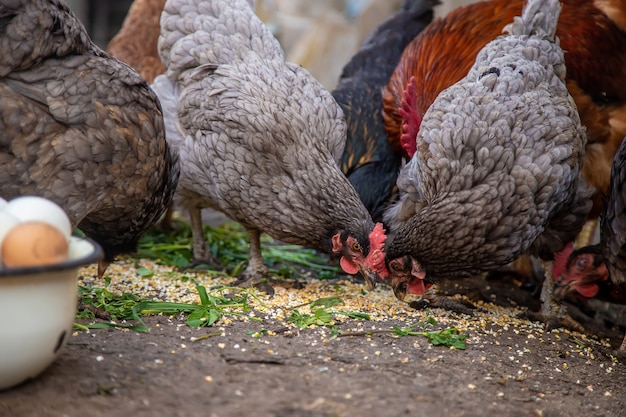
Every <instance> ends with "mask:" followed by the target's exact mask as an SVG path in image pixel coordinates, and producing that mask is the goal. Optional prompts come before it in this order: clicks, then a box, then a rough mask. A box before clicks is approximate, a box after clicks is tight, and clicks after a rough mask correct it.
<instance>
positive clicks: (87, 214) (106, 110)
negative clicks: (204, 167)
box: [0, 0, 179, 275]
mask: <svg viewBox="0 0 626 417" xmlns="http://www.w3.org/2000/svg"><path fill="white" fill-rule="evenodd" d="M0 22H1V26H2V28H3V30H2V32H1V33H0V166H1V167H2V169H0V195H1V196H2V197H4V198H7V199H8V198H13V197H15V196H18V195H26V194H31V195H39V196H42V197H45V198H48V199H49V200H52V201H54V202H56V203H57V204H59V205H60V206H61V207H62V208H63V209H64V210H65V212H66V213H67V214H68V216H69V218H70V221H71V222H72V226H74V227H79V228H80V229H81V230H82V231H83V232H84V233H85V234H86V235H87V236H89V237H90V238H92V239H94V240H95V241H96V242H98V243H99V244H100V245H101V246H102V247H103V249H104V251H105V259H104V262H103V263H102V264H101V265H100V268H99V273H100V275H102V273H104V269H105V268H106V265H108V263H109V262H111V261H112V260H113V259H114V257H115V255H117V254H120V253H127V252H131V251H134V250H136V246H137V242H138V240H139V237H140V236H141V235H142V234H143V233H144V232H145V231H146V230H147V229H148V228H149V227H150V226H151V225H152V224H154V222H155V221H156V220H157V219H158V218H159V217H160V216H161V214H162V213H163V212H164V210H165V208H166V207H167V206H168V205H169V204H170V202H171V200H172V196H173V193H174V190H175V188H176V183H177V180H178V174H179V171H178V169H179V167H178V157H177V155H176V154H175V153H172V152H171V151H170V148H169V146H168V144H167V143H166V141H165V136H164V126H163V116H162V113H161V107H160V105H159V102H158V100H157V97H156V96H155V94H154V93H153V91H152V90H151V89H150V88H149V87H148V84H146V82H145V80H144V79H143V78H141V77H140V76H139V75H138V74H137V73H136V72H135V71H134V70H132V69H131V68H130V67H128V65H125V64H123V63H122V62H120V61H118V60H117V59H115V58H112V57H110V56H109V55H108V54H106V53H105V52H104V51H102V50H101V49H99V48H98V47H97V46H95V45H94V44H93V43H92V42H91V40H90V39H89V36H88V35H87V32H86V30H85V28H84V27H83V25H82V24H81V23H80V21H79V20H78V19H77V18H76V17H75V16H74V15H73V14H72V12H71V11H70V10H69V8H68V6H67V5H66V3H65V2H64V1H63V0H31V1H28V0H23V1H11V2H6V1H4V2H2V3H1V4H0Z"/></svg>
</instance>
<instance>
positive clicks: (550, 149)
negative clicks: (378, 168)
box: [386, 0, 591, 278]
mask: <svg viewBox="0 0 626 417" xmlns="http://www.w3.org/2000/svg"><path fill="white" fill-rule="evenodd" d="M559 12H560V5H559V2H558V0H530V1H529V2H528V4H527V5H526V7H525V8H524V11H523V13H522V17H516V18H515V21H514V22H513V23H512V24H510V25H508V26H507V27H506V28H505V30H504V32H505V34H504V35H502V36H500V37H498V38H497V39H495V40H494V41H492V42H490V43H489V44H488V45H487V46H485V48H484V49H483V50H482V51H481V52H480V53H479V54H478V56H477V58H476V63H475V64H474V66H473V67H472V68H471V70H470V72H469V73H468V74H467V76H466V77H465V78H463V79H462V80H460V81H459V82H458V83H456V84H455V85H453V86H452V87H450V88H448V89H446V90H444V91H443V92H442V93H441V94H440V95H439V96H438V98H437V100H436V101H435V102H434V103H433V105H432V106H431V107H430V108H429V110H428V111H427V112H426V114H425V116H424V120H423V121H422V124H421V128H420V131H419V133H418V136H417V154H416V155H415V157H414V158H413V159H412V160H411V161H410V162H409V163H408V164H407V165H406V167H405V168H404V169H403V170H402V171H401V173H400V176H399V178H398V187H399V189H400V193H401V199H400V201H399V203H398V204H397V205H395V206H394V207H392V208H391V209H390V210H389V211H388V212H387V213H386V220H387V221H388V225H389V227H390V230H392V231H393V235H392V236H390V238H389V240H388V242H387V243H388V244H387V246H386V251H387V256H388V259H390V260H393V259H396V258H400V257H403V256H405V255H410V256H411V257H412V258H413V259H414V260H417V261H418V262H419V264H421V267H422V268H423V271H424V272H425V273H426V276H427V277H433V278H437V277H448V276H462V275H468V274H473V273H478V272H480V271H486V270H491V269H494V268H497V267H499V266H502V265H505V264H507V263H509V262H511V261H513V260H514V259H516V258H517V257H518V256H520V255H521V254H523V253H524V252H526V251H528V250H530V252H531V253H533V254H536V255H540V256H541V257H543V258H544V259H550V258H551V256H552V254H553V253H554V252H555V251H558V250H560V249H562V247H563V246H564V245H565V244H566V243H567V242H569V241H571V240H573V239H574V237H575V236H576V234H577V233H578V231H579V230H580V228H581V227H582V225H583V223H584V221H585V218H586V214H587V212H588V210H589V209H590V206H591V202H590V201H589V196H590V191H589V190H588V189H587V188H586V186H585V184H584V182H583V180H582V179H581V176H580V172H579V171H580V166H581V161H582V157H583V153H584V147H585V143H586V136H585V131H584V129H583V127H582V126H581V123H580V118H579V116H578V113H577V110H576V106H575V104H574V101H573V100H572V97H571V96H570V95H569V94H568V91H567V89H566V87H565V84H564V82H563V80H564V77H565V71H566V69H565V64H564V61H563V51H562V50H561V48H560V47H559V46H558V41H556V40H555V31H556V24H557V21H558V15H559ZM391 272H392V273H393V271H391Z"/></svg>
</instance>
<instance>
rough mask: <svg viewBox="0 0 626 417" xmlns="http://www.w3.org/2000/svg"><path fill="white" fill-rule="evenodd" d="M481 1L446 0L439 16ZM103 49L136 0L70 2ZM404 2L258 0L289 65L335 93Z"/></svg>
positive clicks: (388, 0) (438, 9) (80, 0)
mask: <svg viewBox="0 0 626 417" xmlns="http://www.w3.org/2000/svg"><path fill="white" fill-rule="evenodd" d="M475 1H477V0H442V3H443V4H441V5H440V6H438V7H437V8H436V13H437V15H438V16H442V15H445V14H446V13H447V12H448V11H450V10H452V9H454V8H456V7H458V6H460V5H464V4H469V3H473V2H475ZM67 2H68V4H69V6H70V7H71V8H72V10H73V11H74V13H75V14H76V15H77V16H78V17H79V18H80V19H81V21H82V22H83V23H84V24H85V26H86V27H87V30H88V31H89V33H90V34H91V37H92V39H93V41H94V42H95V43H96V44H97V45H98V46H100V47H101V48H102V49H106V47H107V44H108V43H109V41H110V40H111V38H112V37H113V36H115V34H116V33H117V31H118V30H119V28H120V26H121V25H122V22H123V21H124V18H125V17H126V12H127V11H128V8H129V7H130V5H131V4H132V2H133V0H109V1H102V0H67ZM401 4H402V0H315V1H311V0H257V14H258V15H259V16H260V17H261V19H263V21H264V22H265V23H266V24H267V25H268V26H269V27H270V29H271V30H272V31H273V33H274V35H275V36H276V37H277V38H278V40H279V41H280V43H281V45H282V46H283V49H284V50H285V53H286V56H287V59H288V60H289V61H292V62H295V63H298V64H300V65H302V66H303V67H305V68H306V69H307V70H309V71H310V72H311V73H312V74H313V76H315V77H316V78H317V79H318V80H319V81H320V82H321V83H322V84H323V85H324V86H325V87H326V88H327V89H329V90H330V89H333V88H334V87H335V84H336V83H337V79H338V78H339V75H340V74H341V69H342V68H343V66H344V65H345V63H346V62H348V60H349V59H350V57H351V56H352V55H353V54H354V53H356V51H357V50H358V49H359V46H360V45H361V43H362V42H363V40H364V39H365V38H366V37H367V35H368V34H369V33H370V32H371V31H372V30H373V29H374V28H375V27H376V26H378V24H379V23H381V22H382V21H383V20H384V19H385V18H387V16H389V15H390V14H392V13H393V12H394V11H395V10H397V9H398V8H399V7H400V5H401Z"/></svg>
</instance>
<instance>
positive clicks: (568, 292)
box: [554, 140, 626, 353]
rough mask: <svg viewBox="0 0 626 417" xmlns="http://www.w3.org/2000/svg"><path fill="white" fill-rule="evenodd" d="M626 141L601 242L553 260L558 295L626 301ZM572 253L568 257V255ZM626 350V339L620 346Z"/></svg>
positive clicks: (616, 164) (617, 158)
mask: <svg viewBox="0 0 626 417" xmlns="http://www.w3.org/2000/svg"><path fill="white" fill-rule="evenodd" d="M625 186H626V140H624V141H622V145H621V147H620V148H619V151H618V152H617V154H616V156H615V162H614V163H613V168H612V171H611V189H610V193H609V197H608V201H607V204H606V206H605V207H604V211H603V212H602V215H601V220H600V243H598V244H596V245H592V246H587V247H584V248H581V249H578V250H576V251H573V252H572V246H571V245H569V246H568V251H563V252H562V253H561V254H560V259H556V260H555V262H554V276H555V279H556V283H557V286H556V289H555V294H556V295H557V296H558V297H560V298H570V297H578V298H582V299H587V298H598V299H600V300H604V301H609V302H613V303H619V304H626V188H625ZM568 255H569V257H568ZM620 350H621V351H622V352H624V353H626V338H625V339H624V342H623V343H622V346H621V347H620Z"/></svg>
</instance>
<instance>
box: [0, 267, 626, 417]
mask: <svg viewBox="0 0 626 417" xmlns="http://www.w3.org/2000/svg"><path fill="white" fill-rule="evenodd" d="M141 268H143V269H141ZM146 269H149V270H151V271H154V274H153V275H151V276H149V277H146V276H143V277H142V276H141V274H136V275H135V277H134V278H133V279H129V278H128V273H127V272H128V271H129V270H130V271H140V272H141V271H145V270H146ZM80 275H81V278H80V283H81V285H93V286H98V285H105V283H103V282H99V281H98V280H97V279H96V278H95V270H94V268H93V267H89V268H85V269H83V270H81V274H80ZM143 275H146V274H143ZM109 277H110V282H109V283H106V284H108V286H109V288H110V289H111V291H114V292H115V291H119V292H123V291H132V292H141V293H142V294H149V295H150V297H152V298H153V299H161V300H169V301H177V302H198V297H197V291H196V289H195V286H196V285H202V286H205V287H206V288H207V289H208V290H209V293H211V289H212V288H213V286H214V285H216V284H224V283H226V284H227V283H229V282H230V281H232V279H230V278H226V277H224V278H215V277H213V276H209V275H205V274H203V273H193V274H188V273H187V274H185V279H180V276H179V274H178V273H175V272H173V269H172V268H168V267H164V266H160V265H156V264H154V263H152V262H151V261H145V260H140V261H133V260H127V261H122V262H118V263H116V264H115V265H112V268H111V270H110V273H109ZM304 281H305V287H304V288H302V289H283V288H276V293H275V294H274V295H273V296H271V297H270V296H266V295H263V294H262V293H257V292H251V293H250V294H254V295H255V297H258V298H255V297H249V301H250V303H249V307H250V310H249V311H246V312H242V311H239V310H236V309H233V310H232V311H231V313H232V314H231V313H229V312H228V311H225V312H224V315H223V316H222V317H221V318H220V319H219V320H218V321H217V322H216V323H215V324H214V325H213V326H210V327H200V328H191V327H189V326H188V325H187V324H186V318H187V315H186V314H175V315H157V316H150V317H146V318H145V324H146V325H147V326H148V327H149V328H150V331H149V333H140V332H136V331H131V330H127V329H119V328H108V329H91V330H89V331H85V330H76V331H75V333H74V334H73V335H72V336H71V337H70V339H69V341H68V344H67V345H66V346H65V347H64V348H63V350H62V352H61V354H60V356H59V358H58V360H56V362H55V363H54V364H53V365H52V366H51V367H50V368H49V369H47V370H46V371H45V372H44V373H43V374H42V375H40V377H38V378H37V379H35V380H32V381H29V382H27V383H25V384H23V385H21V386H18V387H16V388H14V389H11V390H8V391H4V392H0V416H16V417H21V416H38V417H46V416H50V417H61V416H69V417H73V416H90V417H99V416H134V417H143V416H150V417H175V416H181V417H182V416H185V417H187V416H208V417H213V416H215V417H220V416H252V415H255V416H285V417H294V416H295V417H298V416H329V417H330V416H346V417H347V416H401V415H412V416H429V417H430V416H447V417H451V416H574V415H578V416H621V415H626V411H625V409H626V405H625V402H626V395H625V394H626V367H625V366H624V363H622V362H620V360H619V359H618V358H616V357H615V356H614V355H613V354H612V353H613V352H614V351H613V350H612V348H611V343H612V344H613V345H615V344H617V343H619V337H620V332H623V329H619V328H616V327H615V322H616V320H617V319H616V316H617V315H618V314H617V313H615V311H617V310H615V309H605V310H604V311H603V312H601V313H595V314H594V315H593V317H592V318H593V320H592V321H593V322H594V323H596V324H598V325H599V326H600V327H602V329H601V330H602V332H603V333H602V334H603V335H604V336H610V337H594V336H588V335H584V334H580V333H577V332H572V331H568V330H564V329H556V330H551V331H546V330H545V329H544V326H543V325H542V324H539V323H536V322H531V321H528V320H526V319H523V318H520V317H523V315H524V312H525V311H526V309H527V307H530V308H531V309H535V308H536V307H537V301H536V299H535V298H534V297H533V296H532V293H531V292H529V291H526V290H524V289H521V288H520V286H519V285H518V283H516V282H515V281H514V280H511V279H510V278H502V279H500V280H496V281H486V280H485V279H484V278H476V279H472V280H463V281H458V282H451V283H447V284H446V285H444V287H443V290H444V291H445V292H447V293H455V292H457V293H458V292H461V293H464V294H467V295H468V297H469V299H470V300H472V301H473V302H474V303H475V304H476V305H477V306H478V308H477V309H476V310H474V312H473V315H472V316H469V315H465V314H456V313H450V312H447V311H444V310H440V309H426V310H421V311H416V310H414V309H412V308H411V307H409V306H408V305H406V304H403V303H400V302H398V301H397V300H395V298H394V297H393V294H392V292H391V291H390V290H389V289H387V288H384V287H382V286H379V287H380V288H377V289H376V290H374V291H369V290H368V289H367V287H366V286H365V285H363V284H361V283H358V282H353V281H351V280H349V279H348V278H339V279H332V280H322V281H320V280H318V279H307V280H304ZM235 293H236V291H235V290H231V291H227V295H228V294H230V295H232V294H235ZM324 297H338V298H340V299H341V301H342V304H339V305H335V306H333V307H330V308H326V310H327V311H344V312H352V313H355V312H356V313H365V314H366V315H367V317H365V315H364V314H360V315H354V314H353V315H352V316H350V315H348V314H337V315H335V316H333V318H334V320H333V321H330V322H328V321H327V322H324V323H321V322H320V323H318V324H315V323H314V324H311V325H310V326H308V327H304V328H302V327H299V326H298V325H296V323H294V322H292V321H290V320H289V318H290V317H292V316H293V312H294V311H296V312H298V313H302V314H314V312H315V310H316V308H315V307H313V308H311V307H309V305H310V304H309V303H310V302H312V301H314V300H316V299H320V298H324ZM42 314H45V312H42ZM578 314H583V315H587V316H589V313H588V312H587V313H581V312H580V310H579V313H578ZM589 317H591V316H589ZM366 318H368V319H366ZM80 322H81V323H82V324H91V323H99V322H104V321H103V320H101V319H92V320H81V321H80ZM120 324H123V323H120ZM394 328H396V329H405V330H406V329H412V330H413V331H415V332H416V333H409V332H405V333H403V334H404V335H401V334H400V333H401V332H400V333H398V332H393V331H390V330H392V329H394ZM452 328H455V329H457V330H458V331H459V334H467V335H468V337H467V339H465V342H466V348H465V349H458V348H451V347H447V346H435V345H433V344H432V343H431V341H429V339H428V338H427V337H425V336H424V335H420V334H419V333H417V332H419V331H424V332H429V331H430V332H434V331H437V330H440V329H452Z"/></svg>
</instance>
